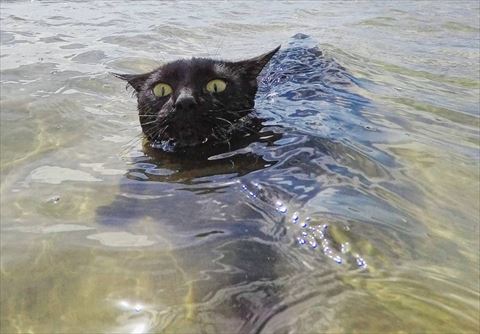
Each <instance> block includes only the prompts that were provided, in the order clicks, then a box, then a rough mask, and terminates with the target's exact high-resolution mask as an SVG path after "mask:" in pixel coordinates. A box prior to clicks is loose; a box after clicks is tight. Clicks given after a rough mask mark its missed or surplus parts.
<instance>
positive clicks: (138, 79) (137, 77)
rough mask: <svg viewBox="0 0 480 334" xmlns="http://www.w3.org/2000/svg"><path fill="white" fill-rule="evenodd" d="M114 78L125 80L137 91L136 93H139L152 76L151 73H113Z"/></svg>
mask: <svg viewBox="0 0 480 334" xmlns="http://www.w3.org/2000/svg"><path fill="white" fill-rule="evenodd" d="M111 74H112V75H113V76H114V77H116V78H119V79H122V80H125V81H126V82H127V83H128V84H129V85H130V86H132V87H133V89H135V91H136V92H139V91H140V89H142V86H143V83H144V82H145V80H147V79H148V77H149V76H150V74H151V73H150V72H149V73H144V74H120V73H111Z"/></svg>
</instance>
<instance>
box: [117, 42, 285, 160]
mask: <svg viewBox="0 0 480 334" xmlns="http://www.w3.org/2000/svg"><path fill="white" fill-rule="evenodd" d="M279 49H280V46H278V47H277V48H275V49H274V50H272V51H270V52H267V53H265V54H262V55H260V56H258V57H255V58H251V59H248V60H243V61H237V62H232V61H223V60H213V59H208V58H192V59H181V60H176V61H173V62H169V63H167V64H164V65H163V66H161V67H159V68H157V69H155V70H153V71H151V72H148V73H144V74H118V73H113V75H115V76H116V77H118V78H120V79H123V80H126V81H127V83H128V85H130V86H131V87H133V89H134V90H135V92H136V96H137V100H138V112H139V118H140V124H141V126H142V130H143V133H144V135H145V137H146V138H147V139H148V140H149V141H150V143H151V144H152V145H153V146H154V147H157V148H162V149H163V150H164V151H181V150H185V149H187V148H192V147H198V146H202V145H203V146H205V145H207V146H216V145H220V144H225V143H227V144H230V141H231V140H232V139H233V138H234V137H239V136H240V137H241V136H242V135H245V134H248V132H251V131H252V130H253V131H254V129H255V128H256V125H258V122H255V119H256V117H255V116H254V110H253V108H254V105H255V95H256V93H257V89H258V84H257V76H258V75H259V74H260V72H261V71H262V69H263V67H264V66H265V65H266V64H267V63H268V62H269V61H270V59H271V58H272V57H273V55H274V54H275V53H276V52H277V51H278V50H279Z"/></svg>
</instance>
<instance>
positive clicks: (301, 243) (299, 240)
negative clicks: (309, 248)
mask: <svg viewBox="0 0 480 334" xmlns="http://www.w3.org/2000/svg"><path fill="white" fill-rule="evenodd" d="M298 243H299V244H300V245H305V243H306V241H305V239H303V238H298Z"/></svg>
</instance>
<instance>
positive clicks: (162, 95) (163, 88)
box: [162, 87, 165, 96]
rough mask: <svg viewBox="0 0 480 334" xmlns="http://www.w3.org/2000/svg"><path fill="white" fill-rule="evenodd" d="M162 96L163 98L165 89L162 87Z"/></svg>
mask: <svg viewBox="0 0 480 334" xmlns="http://www.w3.org/2000/svg"><path fill="white" fill-rule="evenodd" d="M162 96H165V87H162Z"/></svg>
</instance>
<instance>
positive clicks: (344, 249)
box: [341, 242, 350, 254]
mask: <svg viewBox="0 0 480 334" xmlns="http://www.w3.org/2000/svg"><path fill="white" fill-rule="evenodd" d="M349 251H350V244H349V243H348V242H344V243H343V244H342V245H341V252H342V253H344V254H345V253H347V252H349Z"/></svg>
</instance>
